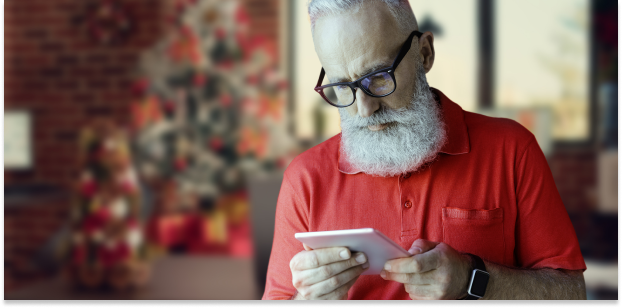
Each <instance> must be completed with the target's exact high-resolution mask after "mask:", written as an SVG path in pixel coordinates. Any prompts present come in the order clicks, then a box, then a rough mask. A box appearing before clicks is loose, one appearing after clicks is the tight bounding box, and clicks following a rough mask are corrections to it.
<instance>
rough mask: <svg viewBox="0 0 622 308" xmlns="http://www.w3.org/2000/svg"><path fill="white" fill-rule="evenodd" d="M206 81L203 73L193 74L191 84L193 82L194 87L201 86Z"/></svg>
mask: <svg viewBox="0 0 622 308" xmlns="http://www.w3.org/2000/svg"><path fill="white" fill-rule="evenodd" d="M206 82H207V77H205V75H204V74H200V73H199V74H195V75H194V78H193V79H192V84H194V86H195V87H202V86H204V85H205V83H206Z"/></svg>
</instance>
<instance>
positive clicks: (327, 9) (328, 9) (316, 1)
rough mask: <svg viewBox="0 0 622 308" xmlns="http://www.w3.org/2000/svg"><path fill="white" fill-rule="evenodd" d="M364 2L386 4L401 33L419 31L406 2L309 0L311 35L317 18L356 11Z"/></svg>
mask: <svg viewBox="0 0 622 308" xmlns="http://www.w3.org/2000/svg"><path fill="white" fill-rule="evenodd" d="M366 2H383V3H384V4H386V5H387V6H388V7H389V11H390V12H391V15H393V17H394V18H395V19H396V20H397V24H398V25H399V27H400V30H401V31H402V32H403V33H405V34H410V32H412V31H413V30H417V29H419V26H418V25H417V19H416V18H415V14H414V13H413V10H412V8H411V7H410V3H408V0H309V2H308V6H309V18H310V20H311V33H313V31H314V29H315V22H316V21H317V19H318V18H320V17H325V16H331V15H337V14H343V13H345V12H347V11H353V10H354V11H356V10H358V9H359V8H360V7H361V5H362V4H363V3H366Z"/></svg>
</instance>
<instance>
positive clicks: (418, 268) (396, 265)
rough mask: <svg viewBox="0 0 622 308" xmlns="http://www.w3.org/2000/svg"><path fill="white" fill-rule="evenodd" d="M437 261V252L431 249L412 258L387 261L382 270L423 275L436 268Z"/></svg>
mask: <svg viewBox="0 0 622 308" xmlns="http://www.w3.org/2000/svg"><path fill="white" fill-rule="evenodd" d="M438 259H439V251H438V250H437V249H432V250H430V251H428V252H425V253H423V254H417V255H414V256H412V257H408V258H399V259H393V260H389V261H387V262H386V263H385V264H384V269H385V270H386V271H388V272H393V273H425V272H427V271H431V270H433V269H436V268H438V265H439V264H440V262H439V260H438Z"/></svg>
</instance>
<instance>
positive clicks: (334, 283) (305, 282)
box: [289, 244, 369, 300]
mask: <svg viewBox="0 0 622 308" xmlns="http://www.w3.org/2000/svg"><path fill="white" fill-rule="evenodd" d="M303 245H304V244H303ZM304 248H305V251H301V252H299V253H298V254H296V255H295V256H294V257H293V258H292V260H291V261H290V262H289V268H290V269H291V271H292V282H293V284H294V287H295V288H296V290H297V294H296V295H295V296H294V298H293V299H308V300H315V299H330V300H336V299H347V298H348V291H349V290H350V288H351V287H352V286H353V285H354V283H355V282H356V280H357V279H358V277H359V276H360V275H361V273H363V272H364V271H365V269H367V268H369V263H368V262H367V257H366V256H365V254H363V253H362V252H360V253H357V254H355V255H352V254H351V252H350V250H349V249H347V248H345V247H331V248H321V249H315V250H312V249H311V248H309V246H307V245H304Z"/></svg>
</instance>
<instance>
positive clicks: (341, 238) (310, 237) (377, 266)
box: [296, 228, 412, 275]
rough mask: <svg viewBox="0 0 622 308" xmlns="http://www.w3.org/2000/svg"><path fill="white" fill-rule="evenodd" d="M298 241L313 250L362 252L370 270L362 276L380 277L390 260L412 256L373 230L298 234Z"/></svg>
mask: <svg viewBox="0 0 622 308" xmlns="http://www.w3.org/2000/svg"><path fill="white" fill-rule="evenodd" d="M296 239H297V240H299V241H300V242H302V243H305V244H307V246H309V247H311V248H312V249H319V248H327V247H341V246H342V247H348V249H350V251H351V252H352V254H354V253H355V252H359V251H362V252H364V253H365V255H366V256H367V259H368V260H369V265H370V266H369V268H368V269H367V270H366V271H364V272H363V274H362V275H379V274H380V271H381V270H382V269H383V268H384V264H385V263H386V262H387V261H388V260H392V259H397V258H404V257H410V256H412V255H411V254H410V253H409V252H408V251H406V250H404V248H402V247H401V246H400V245H398V244H396V243H395V242H393V241H392V240H391V239H390V238H388V237H387V236H386V235H384V234H382V233H381V232H380V231H378V230H375V229H373V228H363V229H351V230H335V231H319V232H303V233H296Z"/></svg>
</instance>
